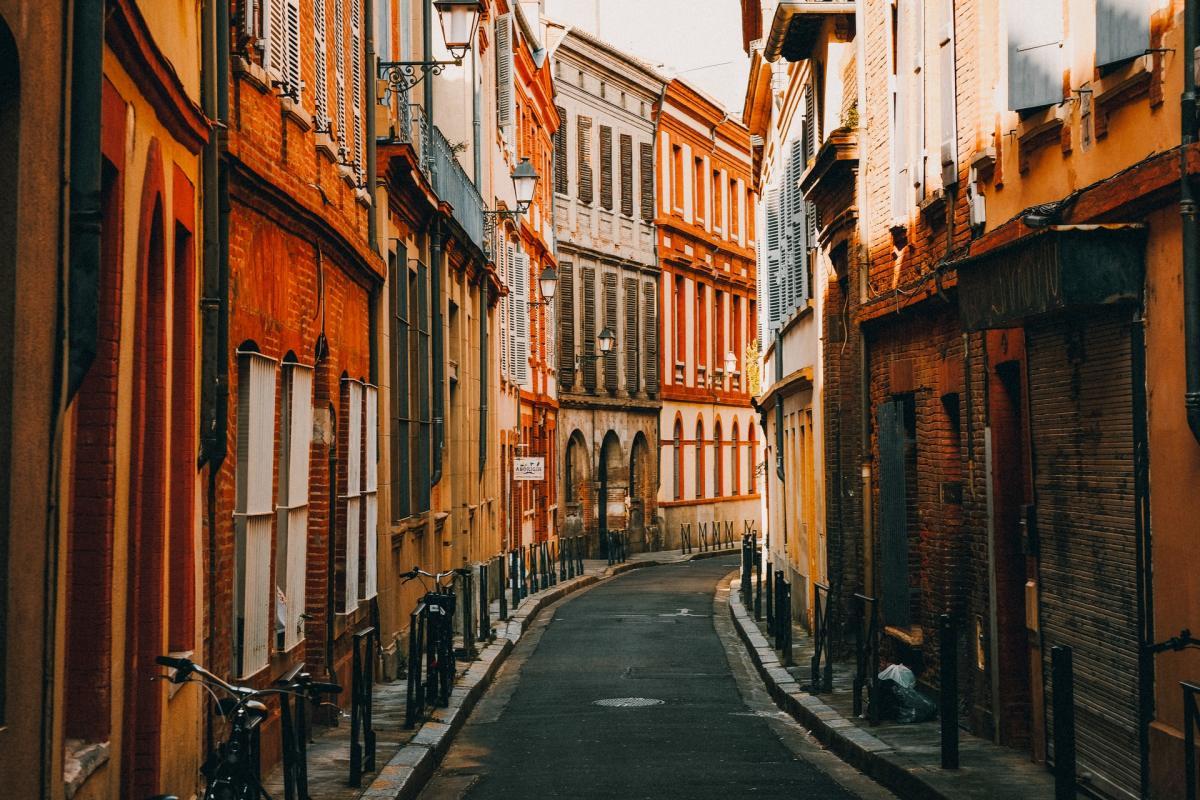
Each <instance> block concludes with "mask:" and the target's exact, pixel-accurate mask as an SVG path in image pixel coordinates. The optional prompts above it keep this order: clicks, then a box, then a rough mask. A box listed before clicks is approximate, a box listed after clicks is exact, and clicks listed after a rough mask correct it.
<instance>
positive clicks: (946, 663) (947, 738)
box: [938, 614, 958, 769]
mask: <svg viewBox="0 0 1200 800" xmlns="http://www.w3.org/2000/svg"><path fill="white" fill-rule="evenodd" d="M940 623H941V624H940V625H939V626H938V646H939V650H940V653H939V655H940V657H941V662H942V663H941V678H942V681H941V683H942V689H941V693H940V695H939V699H940V700H941V709H940V716H941V723H942V769H958V630H957V628H956V627H955V625H954V620H952V619H951V618H950V615H949V614H942V615H941V618H940Z"/></svg>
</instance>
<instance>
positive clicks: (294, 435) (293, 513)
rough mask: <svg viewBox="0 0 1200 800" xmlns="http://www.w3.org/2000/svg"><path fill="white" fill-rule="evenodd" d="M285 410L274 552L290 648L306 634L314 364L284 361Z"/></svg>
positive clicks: (285, 644) (285, 642)
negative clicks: (302, 364) (275, 549)
mask: <svg viewBox="0 0 1200 800" xmlns="http://www.w3.org/2000/svg"><path fill="white" fill-rule="evenodd" d="M284 376H285V377H284V387H285V392H286V396H285V401H286V402H285V403H284V404H282V405H281V410H282V412H283V413H284V414H285V415H286V416H285V418H284V419H285V422H286V424H285V425H284V426H282V427H283V430H282V436H283V437H284V440H283V445H284V448H285V450H284V452H285V453H286V454H287V457H286V460H282V459H281V461H280V475H279V480H280V487H279V488H280V491H279V500H280V503H279V509H278V513H277V514H276V518H277V520H278V524H279V530H278V532H277V534H276V537H277V540H278V542H279V547H280V548H281V552H279V553H278V554H277V557H276V564H277V566H276V569H277V570H279V571H280V574H279V575H277V576H276V579H275V582H276V584H278V585H279V587H280V588H281V589H282V590H283V593H284V597H285V603H284V624H283V649H284V650H291V649H292V648H293V647H295V646H296V644H297V643H298V642H299V641H300V640H301V639H303V638H304V621H303V619H301V614H303V613H304V587H305V583H306V581H307V567H308V467H309V451H310V449H311V445H312V422H313V413H312V401H313V393H312V385H313V381H312V370H311V369H310V368H308V367H305V366H301V365H299V364H288V365H286V369H285V371H284Z"/></svg>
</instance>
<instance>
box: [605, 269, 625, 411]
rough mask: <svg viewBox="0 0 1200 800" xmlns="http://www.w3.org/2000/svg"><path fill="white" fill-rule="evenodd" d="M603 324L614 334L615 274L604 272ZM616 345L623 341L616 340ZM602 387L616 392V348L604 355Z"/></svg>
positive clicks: (615, 309)
mask: <svg viewBox="0 0 1200 800" xmlns="http://www.w3.org/2000/svg"><path fill="white" fill-rule="evenodd" d="M604 326H605V327H606V328H608V329H609V330H610V331H612V332H613V335H616V332H617V330H618V328H617V276H616V274H615V273H612V272H606V273H605V274H604ZM617 344H618V345H623V344H624V343H622V342H618V343H617ZM604 388H605V389H606V390H607V391H608V393H609V394H616V393H617V348H616V347H614V348H613V349H612V350H609V351H608V352H607V353H605V355H604Z"/></svg>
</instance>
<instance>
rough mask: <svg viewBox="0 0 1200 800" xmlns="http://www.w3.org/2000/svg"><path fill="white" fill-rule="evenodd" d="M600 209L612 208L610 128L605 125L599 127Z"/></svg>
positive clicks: (610, 209)
mask: <svg viewBox="0 0 1200 800" xmlns="http://www.w3.org/2000/svg"><path fill="white" fill-rule="evenodd" d="M600 207H601V208H604V209H606V210H608V211H612V207H613V163H612V128H610V127H609V126H607V125H601V126H600Z"/></svg>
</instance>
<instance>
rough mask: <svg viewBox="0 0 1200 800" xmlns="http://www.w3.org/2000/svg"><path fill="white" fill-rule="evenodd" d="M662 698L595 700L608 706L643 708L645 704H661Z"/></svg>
mask: <svg viewBox="0 0 1200 800" xmlns="http://www.w3.org/2000/svg"><path fill="white" fill-rule="evenodd" d="M662 704H663V701H662V700H655V699H654V698H652V697H606V698H605V699H603V700H597V701H595V705H598V706H604V707H606V708H642V707H644V706H661V705H662Z"/></svg>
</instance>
